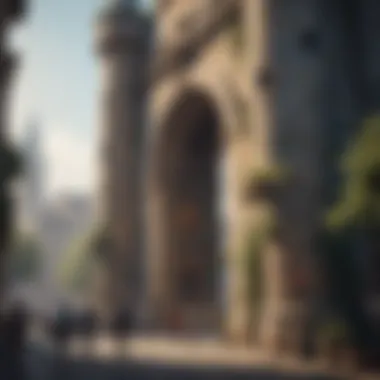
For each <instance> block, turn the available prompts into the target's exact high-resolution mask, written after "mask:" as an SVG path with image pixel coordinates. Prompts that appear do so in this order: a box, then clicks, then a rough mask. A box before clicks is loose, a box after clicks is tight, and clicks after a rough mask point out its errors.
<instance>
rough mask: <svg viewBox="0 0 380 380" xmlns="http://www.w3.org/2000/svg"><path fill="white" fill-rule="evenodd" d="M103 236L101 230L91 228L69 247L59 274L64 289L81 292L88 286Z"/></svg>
mask: <svg viewBox="0 0 380 380" xmlns="http://www.w3.org/2000/svg"><path fill="white" fill-rule="evenodd" d="M103 235H104V232H103V229H101V228H99V227H96V228H92V229H90V230H89V231H88V233H87V234H85V235H84V236H81V237H80V238H79V239H78V240H76V241H75V242H74V243H73V245H72V246H71V247H70V249H69V250H68V252H67V255H66V259H65V262H64V263H63V266H62V268H61V273H60V277H61V279H62V282H63V284H64V286H65V288H67V289H69V290H71V291H75V292H76V291H78V292H81V291H84V289H85V288H86V286H88V285H89V283H90V281H91V278H92V273H93V269H94V267H95V265H96V263H97V261H98V258H99V257H98V249H99V245H100V244H101V243H102V242H103V240H102V236H103Z"/></svg>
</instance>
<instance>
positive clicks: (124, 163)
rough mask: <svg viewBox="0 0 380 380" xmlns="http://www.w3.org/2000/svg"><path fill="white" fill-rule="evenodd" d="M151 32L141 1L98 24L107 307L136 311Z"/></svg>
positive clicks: (107, 10) (121, 4) (127, 3)
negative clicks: (139, 3) (107, 237)
mask: <svg viewBox="0 0 380 380" xmlns="http://www.w3.org/2000/svg"><path fill="white" fill-rule="evenodd" d="M148 43H149V28H148V23H147V20H146V19H145V17H144V16H143V15H142V14H141V13H140V10H139V7H138V5H137V1H134V0H113V1H106V2H105V5H104V7H103V9H101V11H100V14H99V18H98V20H97V25H96V45H97V51H98V53H99V56H100V59H101V75H102V80H101V99H100V107H101V141H102V148H101V152H102V157H101V159H102V164H101V165H102V168H103V170H102V174H103V178H102V184H101V188H102V190H101V192H102V205H103V209H102V211H101V213H102V215H101V219H102V220H103V222H104V223H105V225H106V228H107V234H108V236H109V242H110V249H109V250H108V251H107V252H106V256H107V257H106V265H105V268H104V269H105V270H106V272H105V273H104V275H105V278H104V280H105V283H104V289H103V291H104V293H103V295H102V297H101V298H102V299H103V301H104V302H103V305H102V308H103V309H104V310H105V311H107V312H109V313H111V315H112V314H114V313H116V312H117V311H118V310H119V309H121V308H124V307H128V308H132V309H133V310H136V308H138V305H137V304H136V303H137V302H138V299H139V293H140V292H141V281H142V276H141V273H142V267H141V265H142V252H141V241H142V239H141V232H142V230H141V225H142V199H141V181H142V179H141V170H142V169H141V168H142V151H143V142H144V126H145V117H144V114H145V112H144V99H145V96H144V94H145V87H146V83H145V82H146V73H147V70H146V68H145V66H146V64H147V61H148V59H147V53H148Z"/></svg>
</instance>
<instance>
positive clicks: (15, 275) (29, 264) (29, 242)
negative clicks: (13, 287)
mask: <svg viewBox="0 0 380 380" xmlns="http://www.w3.org/2000/svg"><path fill="white" fill-rule="evenodd" d="M8 263H9V271H8V274H9V277H10V279H11V281H12V282H18V281H31V280H35V279H37V278H38V275H39V273H40V270H41V267H42V250H41V245H40V243H39V241H38V239H37V238H36V237H35V236H33V235H31V234H19V235H18V236H17V237H16V238H15V239H14V242H13V244H12V245H11V248H10V255H9V261H8Z"/></svg>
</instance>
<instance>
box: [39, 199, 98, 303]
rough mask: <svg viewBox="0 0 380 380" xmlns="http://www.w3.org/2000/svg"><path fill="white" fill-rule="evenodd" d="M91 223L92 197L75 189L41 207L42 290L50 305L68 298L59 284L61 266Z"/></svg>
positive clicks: (92, 214)
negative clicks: (43, 258) (78, 192)
mask: <svg viewBox="0 0 380 380" xmlns="http://www.w3.org/2000/svg"><path fill="white" fill-rule="evenodd" d="M93 223H94V207H93V204H92V199H91V197H89V196H87V195H82V194H76V193H67V194H63V195H60V196H57V197H56V198H55V199H53V200H52V201H50V202H49V203H48V204H47V205H46V207H45V208H44V210H43V211H42V219H41V230H40V231H41V243H42V246H43V252H44V255H45V265H44V271H43V278H42V284H43V289H44V290H43V292H44V293H45V296H46V299H48V300H49V305H50V306H51V307H54V308H55V307H57V306H58V304H59V303H60V302H62V301H68V300H69V299H70V294H68V293H67V292H66V291H65V289H64V288H63V286H62V282H61V278H60V268H61V266H62V264H63V263H64V260H65V255H66V253H67V252H68V250H69V249H70V248H71V247H72V245H73V244H74V243H75V242H76V241H77V240H78V239H79V238H81V237H82V236H83V235H85V234H87V233H88V231H89V230H90V228H91V227H92V226H93Z"/></svg>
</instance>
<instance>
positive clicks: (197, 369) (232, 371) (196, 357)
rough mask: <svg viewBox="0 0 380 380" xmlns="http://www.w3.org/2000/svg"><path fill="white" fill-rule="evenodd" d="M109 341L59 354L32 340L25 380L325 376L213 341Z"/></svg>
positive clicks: (185, 379) (134, 339)
mask: <svg viewBox="0 0 380 380" xmlns="http://www.w3.org/2000/svg"><path fill="white" fill-rule="evenodd" d="M87 343H88V342H87ZM109 343H110V342H108V344H107V342H105V341H104V340H103V339H101V340H100V341H98V344H97V347H96V345H95V346H94V345H89V344H85V345H83V342H82V344H80V342H75V343H74V344H72V345H71V349H70V350H69V351H70V354H69V355H66V356H63V355H59V354H58V353H57V352H55V351H54V349H53V347H51V346H49V345H48V344H47V342H46V341H45V342H40V343H36V342H34V343H33V344H31V345H30V347H29V350H28V354H27V368H28V371H27V372H28V376H27V379H28V380H34V379H38V380H50V379H51V380H53V379H54V380H71V379H72V380H76V379H78V380H87V379H89V380H90V379H91V380H119V379H120V380H121V379H151V378H152V379H153V378H154V379H165V380H170V379H181V380H191V379H194V380H195V379H211V380H214V379H215V380H216V379H223V380H228V379H234V380H239V379H250V380H254V379H263V380H266V379H268V380H269V379H271V380H274V379H279V380H285V379H289V380H290V379H292V380H297V379H300V380H301V379H305V380H306V379H315V380H317V379H321V380H322V379H328V377H327V376H322V375H318V374H314V373H313V372H312V371H311V370H310V369H309V370H306V369H300V368H299V366H295V365H294V364H293V367H294V368H293V369H292V368H291V367H292V366H291V365H288V367H287V368H285V367H286V366H284V365H282V366H279V365H278V366H277V367H274V366H273V364H270V363H269V362H267V364H265V360H264V357H261V358H257V359H256V360H254V361H252V360H251V361H250V362H249V360H248V356H247V352H248V350H245V352H246V353H244V349H242V350H241V351H239V350H236V349H231V348H219V349H218V348H217V347H218V346H219V347H220V345H218V344H217V342H213V341H212V340H205V341H204V342H203V344H200V343H202V342H199V341H197V340H194V341H186V343H185V342H184V340H181V339H177V340H173V339H172V340H168V339H165V338H155V339H153V338H141V337H134V338H132V339H131V340H130V341H129V342H128V343H126V342H124V343H122V344H118V345H116V344H115V342H113V344H112V343H111V344H109ZM86 347H87V349H86ZM223 352H224V354H223ZM233 352H235V354H233ZM228 356H229V360H227V357H228ZM234 356H235V357H234ZM251 356H255V355H254V353H252V352H251ZM202 357H203V360H201V358H202ZM239 358H240V360H238V359H239ZM288 364H289V363H288ZM296 367H297V368H296ZM12 380H13V379H12Z"/></svg>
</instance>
